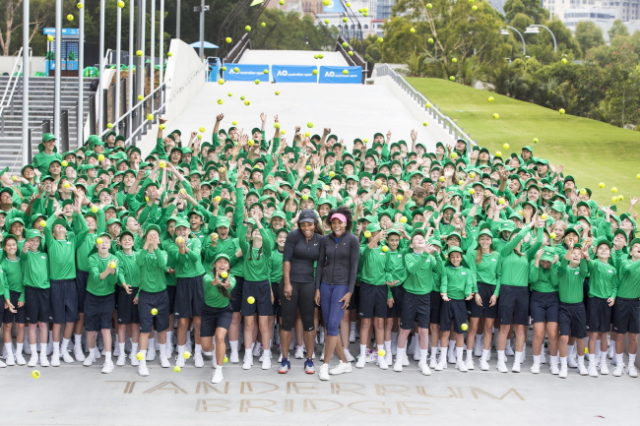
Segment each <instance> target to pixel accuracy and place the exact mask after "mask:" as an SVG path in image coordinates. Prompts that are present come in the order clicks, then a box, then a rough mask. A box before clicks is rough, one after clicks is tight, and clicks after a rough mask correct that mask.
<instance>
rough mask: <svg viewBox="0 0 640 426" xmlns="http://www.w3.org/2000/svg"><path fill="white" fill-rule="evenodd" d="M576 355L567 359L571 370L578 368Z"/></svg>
mask: <svg viewBox="0 0 640 426" xmlns="http://www.w3.org/2000/svg"><path fill="white" fill-rule="evenodd" d="M576 358H577V357H576V355H575V354H573V355H569V357H568V358H567V365H568V366H569V368H578V362H577V360H576Z"/></svg>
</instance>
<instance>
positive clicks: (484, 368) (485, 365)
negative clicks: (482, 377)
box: [480, 358, 491, 371]
mask: <svg viewBox="0 0 640 426" xmlns="http://www.w3.org/2000/svg"><path fill="white" fill-rule="evenodd" d="M490 369H491V366H490V365H489V363H488V362H487V360H486V359H484V358H480V370H482V371H489V370H490Z"/></svg>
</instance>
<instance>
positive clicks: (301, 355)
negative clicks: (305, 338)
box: [293, 346, 304, 359]
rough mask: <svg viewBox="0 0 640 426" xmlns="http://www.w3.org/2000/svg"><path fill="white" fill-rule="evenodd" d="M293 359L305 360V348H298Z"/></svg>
mask: <svg viewBox="0 0 640 426" xmlns="http://www.w3.org/2000/svg"><path fill="white" fill-rule="evenodd" d="M293 357H294V358H295V359H302V358H304V346H296V351H295V353H294V354H293Z"/></svg>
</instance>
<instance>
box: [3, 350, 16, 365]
mask: <svg viewBox="0 0 640 426" xmlns="http://www.w3.org/2000/svg"><path fill="white" fill-rule="evenodd" d="M5 361H6V364H7V365H8V366H14V365H16V359H15V357H14V356H13V352H9V353H8V354H7V358H6V359H5Z"/></svg>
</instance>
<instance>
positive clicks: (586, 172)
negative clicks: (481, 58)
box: [407, 78, 640, 212]
mask: <svg viewBox="0 0 640 426" xmlns="http://www.w3.org/2000/svg"><path fill="white" fill-rule="evenodd" d="M407 80H408V81H409V82H410V83H411V84H412V85H413V86H414V87H415V88H416V89H418V90H419V91H420V92H422V93H423V94H424V95H425V96H426V97H427V98H428V99H429V100H430V101H431V102H432V103H433V104H434V105H435V106H437V107H438V108H439V109H440V110H441V111H442V112H444V113H445V114H447V115H449V117H451V118H452V119H453V120H455V122H456V123H457V124H458V125H459V126H460V127H461V128H462V129H464V131H466V132H467V133H468V134H469V135H470V136H471V137H472V138H473V139H474V140H475V141H476V142H478V144H480V145H482V146H486V147H487V148H489V149H490V150H491V151H492V152H495V151H497V150H499V151H502V153H503V155H504V156H507V155H508V153H511V152H520V148H521V147H522V146H524V145H531V146H532V147H533V150H534V155H535V156H539V157H543V158H547V159H548V160H549V161H551V163H552V164H554V165H564V170H565V174H571V175H573V176H574V177H575V178H576V182H577V184H578V187H588V188H591V189H592V190H593V195H594V198H595V199H596V200H597V201H598V202H601V203H607V204H610V203H611V197H612V196H613V195H614V194H613V193H612V192H611V187H613V186H616V187H617V188H618V189H619V191H620V192H619V193H618V194H619V195H624V197H625V199H624V201H622V202H621V203H619V204H618V211H619V212H620V211H622V210H627V208H628V201H629V199H630V197H632V196H640V180H639V179H638V178H637V177H636V175H637V174H638V173H640V132H634V131H631V130H625V129H621V128H619V127H615V126H612V125H609V124H606V123H602V122H600V121H596V120H589V119H586V118H581V117H577V116H573V115H570V112H571V111H567V113H566V114H560V113H559V112H558V111H554V110H551V109H548V108H543V107H541V106H538V105H535V104H532V103H528V102H522V101H518V100H515V99H511V98H509V97H507V96H502V95H498V94H496V93H492V92H489V91H486V90H477V89H473V88H471V87H468V86H463V85H461V84H457V83H452V82H449V81H446V80H441V79H435V78H407ZM489 96H493V97H494V98H495V100H494V101H493V102H489V101H488V98H489ZM494 113H498V114H499V115H500V118H499V119H494V118H492V115H493V114H494ZM534 138H538V139H539V141H540V142H539V143H537V144H534V143H533V139H534ZM505 143H508V144H509V145H510V149H509V150H508V153H507V152H505V151H506V150H505V149H503V144H505ZM599 182H604V183H605V184H606V185H607V186H606V188H605V189H600V188H598V183H599Z"/></svg>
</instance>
